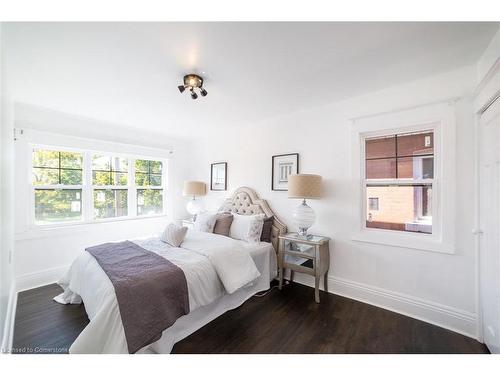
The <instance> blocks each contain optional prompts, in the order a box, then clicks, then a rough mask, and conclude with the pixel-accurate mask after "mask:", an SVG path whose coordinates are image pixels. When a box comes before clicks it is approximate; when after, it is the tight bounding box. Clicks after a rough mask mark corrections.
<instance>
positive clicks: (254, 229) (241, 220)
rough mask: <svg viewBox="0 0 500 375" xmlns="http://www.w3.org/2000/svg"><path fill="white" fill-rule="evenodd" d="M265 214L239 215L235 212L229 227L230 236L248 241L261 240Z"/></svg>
mask: <svg viewBox="0 0 500 375" xmlns="http://www.w3.org/2000/svg"><path fill="white" fill-rule="evenodd" d="M264 217H265V215H264V214H260V215H238V214H233V222H232V223H231V228H230V229H229V237H231V238H234V239H235V240H243V241H247V242H260V236H261V234H262V226H263V225H264Z"/></svg>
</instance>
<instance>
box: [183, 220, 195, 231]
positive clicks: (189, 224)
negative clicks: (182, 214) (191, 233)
mask: <svg viewBox="0 0 500 375" xmlns="http://www.w3.org/2000/svg"><path fill="white" fill-rule="evenodd" d="M181 225H182V226H183V227H187V228H189V229H194V221H193V220H191V219H184V220H181Z"/></svg>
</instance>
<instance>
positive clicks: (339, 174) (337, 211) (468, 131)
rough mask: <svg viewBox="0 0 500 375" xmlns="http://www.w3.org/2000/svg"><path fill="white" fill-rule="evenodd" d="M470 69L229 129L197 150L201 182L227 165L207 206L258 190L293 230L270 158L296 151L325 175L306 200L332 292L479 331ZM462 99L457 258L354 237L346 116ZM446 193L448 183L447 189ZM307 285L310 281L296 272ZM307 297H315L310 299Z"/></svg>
mask: <svg viewBox="0 0 500 375" xmlns="http://www.w3.org/2000/svg"><path fill="white" fill-rule="evenodd" d="M475 78H476V77H475V69H474V67H467V68H463V69H460V70H457V71H453V72H450V73H447V74H444V75H439V76H435V77H430V78H427V79H423V80H419V81H416V82H411V83H408V84H405V85H401V86H397V87H392V88H389V89H386V90H383V91H379V92H375V93H372V94H368V95H364V96H361V97H357V98H353V99H350V100H346V101H343V102H338V103H333V104H331V105H327V106H322V107H317V108H312V109H309V110H303V111H300V112H296V113H291V114H289V115H287V116H283V117H279V118H274V119H270V120H268V121H266V122H264V123H259V124H254V126H253V127H251V128H250V127H249V128H247V129H245V130H243V131H238V132H237V133H236V132H235V134H214V135H213V136H212V137H211V138H210V139H206V140H204V141H200V142H199V143H197V144H196V146H195V155H194V157H193V161H192V166H191V170H192V175H191V178H193V179H200V180H204V181H206V182H208V181H209V178H210V163H213V162H217V161H227V162H228V191H227V193H224V192H209V194H208V195H207V196H206V197H205V199H204V204H205V207H206V208H208V209H216V208H217V207H218V206H219V205H220V203H221V202H222V200H223V199H224V198H225V197H226V196H228V195H229V194H230V193H231V192H232V191H233V190H234V189H236V188H237V187H239V186H249V187H251V188H254V189H255V190H256V191H257V192H258V194H259V195H260V196H261V198H264V199H267V200H268V202H269V203H270V205H271V207H272V208H273V210H275V212H276V213H277V215H278V216H279V217H280V218H281V219H282V220H283V221H284V222H285V223H286V224H287V225H288V226H289V229H290V230H296V228H294V226H293V225H292V223H291V215H290V212H291V210H292V208H293V207H294V206H295V205H297V204H298V202H297V201H296V200H289V199H287V195H286V192H276V191H271V156H272V155H276V154H281V153H291V152H298V153H299V154H300V172H301V173H317V174H320V175H322V176H323V178H324V181H325V190H326V192H327V196H326V197H325V199H323V200H320V201H310V202H309V203H310V205H311V207H313V209H314V210H315V211H316V214H317V221H316V224H315V225H314V226H313V227H312V228H311V231H312V232H313V233H318V234H323V235H326V236H330V237H331V238H332V239H333V241H332V242H331V249H330V250H331V253H332V256H331V269H330V275H329V276H330V282H331V283H330V284H331V285H332V288H333V291H334V292H336V293H341V294H345V295H348V296H351V297H354V298H357V299H361V300H366V301H368V302H370V303H373V304H376V305H381V306H385V307H387V308H390V309H393V310H396V311H401V312H403V313H406V314H408V315H413V316H416V317H418V318H420V319H424V320H428V321H431V322H434V323H436V324H439V325H442V326H446V327H450V328H452V329H455V330H457V331H461V332H464V333H466V334H468V335H470V336H474V337H475V336H476V333H477V332H476V329H477V327H476V306H475V296H476V289H475V288H476V274H475V253H474V242H473V235H472V234H471V231H472V229H473V225H474V217H473V213H474V201H473V199H472V197H473V192H474V180H473V178H474V127H473V123H474V117H473V110H472V102H471V98H470V94H471V92H472V90H473V87H474V83H475ZM456 96H459V97H461V98H462V99H461V100H460V101H459V102H458V103H457V104H456V119H457V121H456V149H457V150H458V152H457V155H456V166H457V174H456V179H457V183H456V197H455V202H456V217H450V218H447V219H446V220H455V221H456V222H455V226H456V235H455V241H454V242H455V244H456V247H455V249H454V251H455V252H454V254H453V255H447V254H440V253H434V252H429V251H419V250H414V249H408V248H401V247H390V246H382V245H376V244H370V243H361V242H355V241H353V240H352V239H351V236H352V235H353V230H354V228H357V223H358V220H359V218H358V217H357V215H358V211H357V208H356V204H355V201H356V195H355V193H356V192H357V191H359V188H358V186H359V181H354V180H353V179H352V178H351V175H350V171H351V163H350V123H351V122H350V121H349V119H350V118H352V117H357V116H362V115H369V114H374V113H379V112H384V111H393V110H397V109H400V108H405V107H412V106H417V105H421V104H425V103H429V102H433V101H439V100H442V99H446V98H450V97H456ZM444 188H445V189H446V187H444ZM301 280H303V281H304V282H310V280H309V281H308V279H307V278H302V279H301ZM311 298H312V297H311Z"/></svg>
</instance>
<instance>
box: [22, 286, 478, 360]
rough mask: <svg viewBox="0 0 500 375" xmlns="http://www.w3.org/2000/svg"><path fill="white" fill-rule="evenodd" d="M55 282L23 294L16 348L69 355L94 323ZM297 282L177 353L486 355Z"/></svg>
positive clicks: (216, 324)
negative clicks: (317, 298) (61, 299)
mask: <svg viewBox="0 0 500 375" xmlns="http://www.w3.org/2000/svg"><path fill="white" fill-rule="evenodd" d="M60 292H61V288H60V287H59V286H57V285H56V284H53V285H47V286H44V287H41V288H37V289H32V290H28V291H25V292H22V293H20V294H19V297H18V305H17V313H16V322H15V328H14V351H15V352H20V353H23V352H29V353H37V352H40V353H46V352H48V353H67V352H68V349H69V347H70V346H71V344H72V343H73V341H74V340H75V339H76V337H77V336H78V335H79V333H80V332H81V331H82V330H83V329H84V328H85V326H86V325H87V324H88V322H89V321H88V318H87V314H86V312H85V308H84V306H83V305H61V304H58V303H57V302H54V301H53V300H52V298H53V297H54V296H55V295H57V294H59V293H60ZM313 293H314V291H313V290H312V289H311V288H308V287H306V286H303V285H300V284H295V283H292V284H290V285H287V286H285V287H284V288H283V290H282V291H279V290H277V289H274V290H272V291H271V292H270V293H269V294H267V295H266V296H264V297H260V298H259V297H253V298H251V299H250V300H248V301H247V302H245V303H244V304H243V305H242V306H240V307H239V308H237V309H235V310H231V311H228V312H226V313H225V314H224V315H222V316H220V317H219V318H217V319H215V320H214V321H212V322H211V323H209V324H207V325H206V326H204V327H202V328H201V329H199V330H198V331H196V332H195V333H193V334H192V335H190V336H188V337H187V338H185V339H184V340H182V341H180V342H178V343H177V344H176V345H175V346H174V349H173V353H475V354H476V353H488V350H487V348H486V346H485V345H483V344H481V343H479V342H477V341H476V340H474V339H471V338H469V337H465V336H463V335H460V334H458V333H455V332H452V331H449V330H446V329H443V328H440V327H437V326H434V325H432V324H428V323H425V322H422V321H419V320H416V319H413V318H410V317H407V316H404V315H401V314H397V313H394V312H391V311H388V310H384V309H381V308H378V307H375V306H371V305H368V304H365V303H361V302H358V301H354V300H351V299H349V298H344V297H340V296H337V295H333V294H328V293H324V292H322V293H321V304H317V303H315V302H314V298H313Z"/></svg>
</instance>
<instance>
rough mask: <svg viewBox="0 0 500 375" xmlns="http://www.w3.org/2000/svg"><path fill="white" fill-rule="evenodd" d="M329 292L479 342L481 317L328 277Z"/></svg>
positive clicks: (309, 283)
mask: <svg viewBox="0 0 500 375" xmlns="http://www.w3.org/2000/svg"><path fill="white" fill-rule="evenodd" d="M295 275H296V276H295V278H294V279H295V280H296V281H297V282H299V283H301V284H304V285H307V286H312V287H313V286H314V284H313V283H314V279H313V278H311V277H307V276H305V275H300V274H298V273H296V274H295ZM328 291H329V292H330V293H333V294H338V295H340V296H343V297H347V298H351V299H354V300H357V301H360V302H364V303H368V304H370V305H373V306H377V307H380V308H383V309H386V310H390V311H394V312H396V313H399V314H403V315H406V316H409V317H411V318H415V319H418V320H422V321H424V322H427V323H430V324H434V325H436V326H439V327H442V328H446V329H449V330H451V331H454V332H457V333H460V334H462V335H465V336H468V337H472V338H474V339H476V340H478V334H477V333H478V331H477V315H476V314H474V313H471V312H468V311H464V310H460V309H456V308H454V307H450V306H445V305H442V304H439V303H436V302H432V301H428V300H424V299H421V298H417V297H413V296H410V295H407V294H403V293H398V292H394V291H391V290H387V289H383V288H378V287H374V286H372V285H367V284H363V283H358V282H355V281H351V280H346V279H342V278H338V277H333V276H330V277H328Z"/></svg>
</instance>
